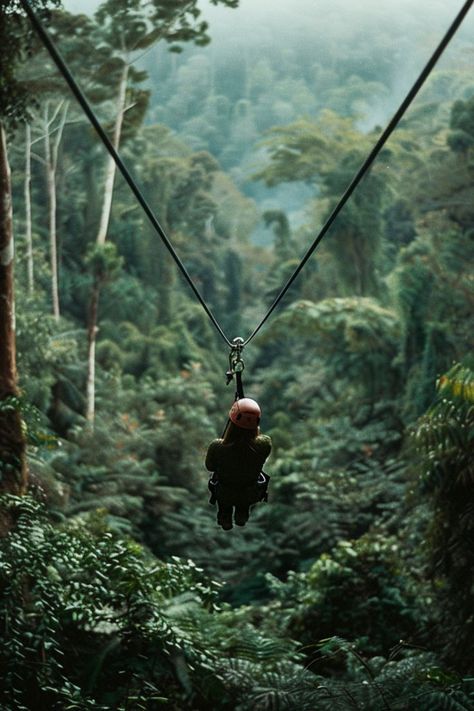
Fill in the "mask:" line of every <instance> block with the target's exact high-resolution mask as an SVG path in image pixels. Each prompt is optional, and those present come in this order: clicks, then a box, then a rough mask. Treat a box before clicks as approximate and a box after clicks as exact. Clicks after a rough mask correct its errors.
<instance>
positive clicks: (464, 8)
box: [244, 0, 474, 346]
mask: <svg viewBox="0 0 474 711" xmlns="http://www.w3.org/2000/svg"><path fill="white" fill-rule="evenodd" d="M473 2H474V0H467V2H465V3H464V5H463V6H462V8H461V10H460V11H459V13H458V15H457V16H456V18H455V20H454V21H453V23H452V25H451V26H450V27H449V29H448V30H447V32H446V34H445V35H444V37H443V39H442V40H441V42H440V43H439V44H438V46H437V47H436V49H435V51H434V52H433V54H432V55H431V57H430V59H429V60H428V62H427V64H426V65H425V67H424V68H423V70H422V71H421V73H420V75H419V77H418V79H417V80H416V81H415V83H414V84H413V86H412V88H411V89H410V91H409V92H408V94H407V95H406V97H405V99H404V100H403V101H402V103H401V104H400V107H399V108H398V110H397V111H396V113H395V114H394V115H393V117H392V119H391V120H390V122H389V123H388V125H387V127H386V129H385V130H384V131H383V133H382V134H381V135H380V137H379V139H378V141H377V143H376V144H375V146H374V147H373V148H372V150H371V152H370V153H369V155H368V156H367V158H366V159H365V161H364V163H363V164H362V165H361V167H360V168H359V170H358V171H357V173H356V174H355V176H354V177H353V178H352V181H351V182H350V183H349V185H348V187H347V188H346V190H345V192H344V193H343V195H342V197H341V198H340V199H339V202H338V203H337V205H336V207H335V208H334V210H333V211H332V212H331V214H330V215H329V217H328V218H327V220H326V222H325V223H324V225H323V226H322V228H321V229H320V231H319V233H318V234H317V236H316V238H315V240H314V242H313V243H312V244H311V246H310V247H309V248H308V250H307V251H306V252H305V254H304V256H303V258H302V259H301V262H300V263H299V265H298V266H297V267H296V269H295V271H294V272H293V274H292V275H291V276H290V278H289V279H288V281H287V282H286V284H285V285H284V287H283V288H282V290H281V291H280V293H279V294H278V296H276V298H275V300H274V301H273V303H272V304H271V306H270V308H269V309H268V311H267V312H266V314H265V316H264V317H263V318H262V320H261V321H260V323H259V324H258V326H257V327H256V328H255V329H254V330H253V331H252V333H251V334H250V336H249V337H248V338H247V340H246V341H244V346H246V345H247V344H248V343H250V341H251V340H252V338H254V337H255V336H256V335H257V333H258V332H259V331H260V329H261V328H262V326H263V324H264V323H265V322H266V321H267V319H268V318H269V317H270V315H271V314H272V313H273V311H274V310H275V309H276V307H277V306H278V304H279V303H280V301H281V300H282V299H283V297H284V296H285V294H286V292H287V291H288V289H289V288H290V286H291V285H292V284H293V282H294V281H295V279H296V277H297V276H298V274H299V273H300V272H301V270H302V269H303V267H304V266H305V264H306V262H307V261H308V259H309V258H310V257H311V255H312V254H313V252H314V250H315V249H316V247H317V246H318V244H319V243H320V242H321V240H322V239H323V237H324V235H325V234H326V233H327V231H328V230H329V228H330V227H331V225H332V224H333V222H334V220H335V219H336V217H337V216H338V215H339V213H340V212H341V210H342V208H343V207H344V205H345V204H346V202H347V201H348V200H349V198H350V196H351V195H352V193H353V192H354V190H355V189H356V187H357V186H358V185H359V183H360V181H361V180H362V178H363V177H364V175H365V174H366V173H367V171H368V170H369V168H370V166H371V165H372V163H373V162H374V160H375V158H376V157H377V155H378V154H379V153H380V150H381V149H382V148H383V146H384V145H385V143H386V142H387V140H388V139H389V137H390V135H391V134H392V133H393V131H394V130H395V128H396V126H397V124H398V123H399V122H400V120H401V118H402V117H403V115H404V113H405V112H406V110H407V109H408V107H409V106H410V104H411V102H412V101H413V99H414V98H415V96H416V95H417V93H418V92H419V90H420V89H421V87H422V85H423V84H424V82H425V81H426V79H427V78H428V76H429V74H430V73H431V71H432V69H433V67H434V66H435V64H436V62H437V61H438V59H439V58H440V57H441V55H442V54H443V52H444V50H445V49H446V47H447V46H448V44H449V42H450V41H451V39H452V38H453V36H454V35H455V33H456V31H457V30H458V28H459V26H460V25H461V23H462V21H463V20H464V18H465V16H466V15H467V13H468V12H469V10H470V8H471V5H472V3H473Z"/></svg>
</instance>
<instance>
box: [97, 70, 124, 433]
mask: <svg viewBox="0 0 474 711" xmlns="http://www.w3.org/2000/svg"><path fill="white" fill-rule="evenodd" d="M128 72H129V65H128V63H127V62H124V65H123V70H122V76H121V77H120V83H119V90H118V94H117V104H116V117H115V125H114V135H113V139H112V144H113V146H114V148H115V150H117V151H118V149H119V146H120V138H121V135H122V126H123V117H124V115H125V100H126V97H127V83H128ZM115 172H116V164H115V161H114V159H113V158H112V156H108V158H107V166H106V172H105V184H104V197H103V200H102V211H101V215H100V224H99V230H98V232H97V238H96V241H97V244H98V245H101V246H102V245H104V244H105V242H106V240H107V232H108V229H109V222H110V214H111V211H112V197H113V192H114V181H115ZM100 289H101V284H100V283H98V282H95V283H94V286H93V289H92V294H91V300H90V305H89V320H88V325H87V339H88V340H87V342H88V351H87V390H86V419H87V422H88V423H89V426H90V427H94V419H95V346H96V338H97V332H98V330H99V329H98V326H97V320H98V310H99V297H100Z"/></svg>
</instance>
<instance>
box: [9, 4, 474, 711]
mask: <svg viewBox="0 0 474 711" xmlns="http://www.w3.org/2000/svg"><path fill="white" fill-rule="evenodd" d="M213 4H218V3H213ZM223 4H225V5H227V6H229V8H228V12H229V13H233V12H234V10H232V9H230V8H231V7H233V6H235V5H236V3H235V2H233V0H232V1H228V2H224V3H223ZM336 4H337V3H336ZM178 5H179V7H180V8H181V9H182V10H183V12H184V9H186V8H187V10H188V11H189V14H186V13H184V14H182V15H179V13H178V10H177V6H178ZM113 6H114V3H110V2H106V3H104V4H103V5H102V6H101V9H100V11H99V13H98V14H97V16H96V17H95V18H89V17H85V16H73V15H69V14H68V13H65V12H59V11H57V12H54V13H53V14H52V16H51V23H52V24H51V31H52V33H53V35H54V36H55V37H56V39H57V40H58V41H59V42H60V44H61V50H62V52H63V53H64V55H65V56H66V57H67V59H68V62H69V64H70V66H71V68H72V70H73V71H74V73H75V74H76V76H77V77H78V78H79V80H80V82H81V84H82V85H83V87H84V90H85V92H86V93H87V95H88V97H89V99H90V101H91V102H92V104H93V106H94V109H95V111H96V112H97V114H98V116H99V117H100V119H101V120H102V121H103V123H104V125H105V126H106V128H107V129H108V130H110V132H111V133H112V132H113V130H114V121H115V120H116V115H115V114H116V105H117V96H118V94H119V85H120V82H121V77H122V78H123V74H124V72H123V70H124V67H125V66H127V67H128V77H127V86H126V91H125V107H126V108H125V109H124V116H123V126H122V132H121V136H120V151H121V153H122V155H123V156H124V158H125V160H126V162H127V164H128V165H129V166H130V168H131V170H132V172H133V174H134V175H135V176H136V179H137V181H138V183H139V184H140V187H141V188H142V189H143V192H144V194H145V196H146V198H147V200H148V201H149V202H150V204H152V205H153V208H154V209H155V210H156V213H157V215H158V217H159V219H160V222H161V224H162V225H163V227H164V228H165V230H166V231H167V233H168V235H169V236H170V238H171V240H172V242H173V244H174V245H175V247H176V249H177V251H178V253H179V255H180V257H181V258H182V259H183V261H184V263H185V264H186V267H187V268H188V270H189V272H190V274H191V276H192V278H193V279H194V280H195V282H196V284H197V286H198V288H199V289H200V291H201V293H202V294H203V296H204V298H205V299H206V301H207V302H208V303H209V305H210V306H211V308H212V310H213V312H215V314H216V315H217V317H218V318H219V320H220V321H221V322H222V324H223V326H224V328H225V330H226V332H227V334H228V336H229V337H230V338H233V337H234V336H235V335H238V334H242V335H247V332H248V331H250V330H251V328H252V327H253V326H254V325H255V323H256V322H257V321H258V318H259V317H260V316H261V314H262V313H263V312H264V310H265V308H266V307H267V306H268V304H269V303H270V302H271V300H272V299H273V298H274V296H275V295H276V294H277V293H278V290H279V288H280V287H281V285H282V283H284V281H285V279H286V278H287V277H288V276H289V274H290V273H291V271H292V270H293V269H294V267H295V265H296V264H297V261H298V259H299V256H300V255H301V254H303V253H304V251H305V249H306V248H307V246H308V244H309V243H310V241H311V238H312V237H313V236H314V234H315V230H316V229H317V227H318V226H319V225H321V224H322V222H323V220H324V218H325V216H326V215H327V214H328V213H329V211H330V210H331V209H332V207H333V206H334V204H335V202H336V200H337V199H338V197H339V196H340V194H341V192H342V191H343V190H344V188H345V187H346V185H347V183H348V181H349V180H350V179H351V177H352V175H353V173H354V171H355V170H356V169H357V168H358V166H359V165H360V163H361V161H362V160H363V159H364V157H365V155H366V154H367V152H368V150H370V147H371V146H372V145H373V143H374V141H375V140H376V137H377V136H378V135H379V132H380V128H379V127H378V126H377V123H378V122H379V120H380V121H381V120H382V118H383V117H384V116H385V114H386V113H387V105H388V104H387V102H388V100H389V98H390V96H391V93H392V92H393V91H394V84H396V76H395V74H396V67H397V64H396V60H395V59H394V58H393V57H392V52H391V51H389V47H391V46H392V45H391V42H392V41H399V42H400V43H401V45H400V46H402V47H406V36H405V35H406V33H408V34H409V33H410V32H413V33H415V30H414V29H413V28H411V29H410V26H409V23H408V24H406V22H405V19H403V18H402V19H401V20H400V24H398V25H397V24H395V25H394V28H393V34H394V38H395V39H393V38H391V37H389V36H388V34H387V33H380V32H379V28H378V27H377V26H376V23H375V24H373V25H370V26H368V27H367V32H368V39H367V37H365V38H364V41H362V39H361V38H360V37H358V36H354V37H352V39H351V41H347V42H346V44H345V45H344V51H342V49H341V45H340V44H339V43H338V42H337V41H336V40H335V36H334V34H333V33H332V31H331V32H329V29H328V28H329V26H330V22H333V21H334V12H335V10H334V11H332V10H331V9H330V8H328V9H327V12H328V16H327V18H325V19H323V18H321V27H319V32H320V35H321V37H320V40H321V41H320V45H319V46H318V50H317V53H313V49H314V48H313V45H312V44H310V43H308V41H307V40H306V39H304V37H303V35H304V32H303V30H302V29H301V28H300V30H299V31H298V32H301V33H303V34H302V35H301V36H300V35H299V34H298V32H297V33H296V35H295V38H294V42H293V44H292V43H291V42H290V41H289V40H288V41H289V44H290V45H291V46H288V47H286V48H285V47H284V48H283V50H282V52H281V54H279V53H276V52H275V51H273V50H272V51H268V52H266V53H265V52H263V50H262V47H258V46H257V44H252V40H251V38H249V39H248V40H247V41H246V52H245V61H236V59H235V56H233V54H232V51H231V48H230V45H229V48H226V47H225V46H224V45H223V44H217V46H216V48H213V45H212V43H211V45H210V48H211V49H210V51H209V52H208V51H207V50H205V49H204V48H203V46H204V45H205V44H206V42H207V40H208V36H210V37H211V38H212V23H211V26H210V28H208V27H207V25H205V24H202V22H203V20H202V19H201V16H200V15H198V14H196V12H195V11H196V8H195V3H194V2H192V3H186V2H183V3H178V4H176V3H174V4H173V3H168V2H162V3H161V2H159V1H158V0H156V1H155V0H153V2H149V3H147V2H143V1H142V2H138V0H137V1H136V2H135V0H134V1H133V2H132V0H127V1H125V0H124V1H123V2H122V0H121V3H120V7H121V10H120V13H116V14H115V15H114V11H113V9H114V8H113ZM160 7H162V9H163V14H162V15H160ZM173 8H174V10H173ZM174 11H175V12H176V13H178V15H177V16H175V15H173V12H174ZM147 12H153V13H155V15H153V18H154V19H153V22H154V23H155V26H156V27H158V25H159V23H160V22H162V25H160V32H161V34H160V33H158V34H156V35H155V34H153V32H151V31H150V24H149V22H148V20H146V18H147ZM402 15H403V13H402ZM171 16H173V17H174V18H175V20H176V22H177V23H178V24H175V25H172V24H171V25H170V23H169V20H170V17H171ZM331 18H332V19H331ZM114 23H115V24H114ZM180 23H181V24H180ZM114 28H115V29H114ZM177 28H178V29H177ZM418 29H419V28H418ZM167 32H168V34H166V33H167ZM440 32H441V29H440ZM415 34H416V33H415ZM119 36H120V37H121V38H122V39H120V37H119ZM305 36H306V35H305ZM410 36H411V35H410ZM413 36H414V35H413ZM158 38H162V39H163V40H164V42H163V43H159V44H158V45H157V47H156V48H154V45H153V44H152V43H153V42H154V41H155V40H156V39H158ZM346 39H347V38H346ZM125 40H127V41H126V42H125ZM176 42H179V44H180V46H181V49H183V51H182V52H181V53H179V54H177V53H176V52H172V53H170V52H169V51H168V50H169V48H170V47H171V49H176V46H175V45H176ZM186 42H189V43H190V44H189V45H186V46H185V43H186ZM192 42H194V43H195V45H197V46H195V45H193V44H191V43H192ZM166 43H168V44H166ZM162 45H163V46H162ZM450 51H451V49H450ZM32 52H33V53H34V60H35V61H34V63H33V62H31V63H29V64H28V66H24V67H23V68H18V67H17V68H16V70H15V72H16V73H15V77H16V78H19V79H21V81H22V82H23V83H22V86H23V88H25V87H30V89H31V91H34V92H35V96H36V104H35V105H33V106H32V108H31V109H30V126H31V144H30V143H29V141H28V140H27V138H26V136H27V133H26V132H24V131H23V125H21V124H18V125H17V127H16V130H15V132H14V133H12V134H11V135H10V137H9V138H10V141H9V148H10V160H11V163H12V168H13V189H14V218H15V236H16V251H17V262H16V285H17V296H16V319H17V348H18V369H19V376H20V385H21V390H22V396H21V399H20V400H19V401H18V402H16V401H15V402H14V403H11V402H6V403H2V406H3V407H13V406H14V407H18V408H20V409H21V411H22V416H23V420H24V428H25V432H26V434H27V436H28V439H29V469H30V492H29V496H28V497H25V498H16V497H8V496H7V497H6V498H5V499H4V500H3V502H2V506H4V507H6V508H7V509H8V510H9V511H10V515H11V518H12V520H14V521H15V525H14V527H13V529H12V531H11V532H10V534H9V535H8V536H7V537H6V538H5V539H4V540H2V542H1V546H0V627H1V629H2V632H3V633H4V634H3V635H2V638H1V640H0V664H1V666H2V668H3V669H4V670H5V671H4V673H3V677H2V680H1V686H0V707H1V708H2V709H5V711H21V710H22V709H25V710H27V709H28V710H29V709H32V710H33V709H35V711H36V709H38V710H39V711H41V710H42V709H44V710H45V711H46V710H48V711H49V709H78V710H79V709H81V710H82V709H84V710H85V709H102V710H103V711H107V710H109V709H110V711H112V709H122V710H123V711H125V710H127V711H131V710H132V709H133V710H139V709H155V708H156V709H158V708H169V709H176V711H178V710H179V711H181V710H184V709H190V710H191V709H194V710H197V709H202V710H203V711H205V710H207V709H210V708H212V709H216V710H220V709H222V711H234V710H236V711H250V710H252V711H264V710H267V709H268V710H270V709H271V710H274V709H288V711H293V710H295V709H298V710H300V709H301V710H302V709H307V710H308V711H313V709H322V710H324V709H331V710H333V709H341V711H346V709H367V710H368V711H379V710H381V709H384V710H385V709H387V710H388V709H390V710H392V711H398V710H400V711H402V710H405V711H412V710H414V709H416V711H418V709H420V710H421V711H424V710H425V709H426V711H436V710H437V709H440V710H441V709H447V710H449V709H453V711H454V710H456V709H457V710H459V709H471V708H474V688H473V684H472V675H473V673H474V667H473V657H472V638H473V635H474V607H473V604H472V586H473V577H472V576H473V574H472V570H473V562H474V561H473V553H472V551H473V550H474V544H473V536H474V524H473V521H474V499H473V495H472V491H473V486H472V485H473V478H474V473H473V462H474V452H473V442H474V439H473V430H472V426H473V424H474V423H473V388H474V363H473V361H472V349H473V346H474V340H473V334H474V322H473V306H474V296H473V294H474V291H473V288H472V287H473V282H472V267H473V263H474V243H473V234H474V232H473V225H474V201H473V200H472V196H473V194H474V173H473V156H474V153H473V151H474V139H473V131H472V125H473V118H474V103H473V102H474V99H473V95H474V84H473V83H472V76H471V73H470V72H469V71H468V69H467V68H466V67H465V66H464V64H463V61H462V57H463V45H462V44H461V45H455V46H454V47H453V48H452V51H451V54H449V55H448V57H447V59H446V63H445V64H444V65H443V66H442V68H440V69H438V70H436V71H435V72H434V73H433V75H432V77H431V78H430V81H429V83H428V85H427V87H426V89H425V90H424V93H423V94H422V95H421V97H420V98H419V100H418V101H417V103H416V104H415V106H414V107H413V108H412V110H411V111H410V112H409V113H408V115H407V116H406V118H405V119H404V121H403V122H402V124H401V126H400V127H399V129H398V130H397V131H396V133H395V134H394V136H393V138H392V139H391V141H390V143H389V144H388V145H387V147H386V149H385V150H384V152H383V154H382V155H381V156H380V159H379V160H378V161H377V162H376V164H375V165H374V166H373V168H372V170H371V171H370V174H369V175H368V176H367V177H366V179H365V180H364V181H363V183H362V184H361V185H360V187H359V189H358V191H357V192H356V194H355V195H354V197H353V199H352V200H351V201H350V203H349V204H348V205H347V207H346V209H345V210H344V212H343V213H342V214H341V216H340V219H339V220H338V222H337V223H336V225H335V226H334V229H333V230H332V231H331V232H330V234H329V235H328V236H327V238H326V239H325V240H324V241H323V243H322V244H321V245H320V248H319V249H318V251H317V253H316V254H315V255H314V256H313V258H312V259H311V261H310V262H309V263H308V264H307V266H306V268H305V270H304V271H303V273H302V274H301V275H300V277H299V278H298V280H297V282H296V283H295V284H294V286H293V288H292V290H291V291H290V292H289V294H288V296H287V297H286V300H285V302H284V304H283V308H281V309H280V310H279V311H278V312H276V313H275V314H274V316H273V318H272V319H271V320H270V321H269V322H268V324H267V325H266V326H265V328H264V329H263V330H262V331H261V332H260V333H259V335H258V338H255V340H254V341H253V342H252V344H251V346H249V347H248V349H246V351H244V357H245V362H246V369H245V371H244V381H245V386H246V392H247V394H248V395H251V396H253V397H256V398H257V399H258V400H259V402H261V405H262V409H263V423H262V426H263V430H264V431H265V432H266V433H268V434H270V435H271V437H272V440H273V452H272V456H271V459H270V461H269V463H268V472H269V473H270V474H271V477H272V479H271V488H270V502H269V504H268V505H258V506H256V507H255V509H254V510H253V512H252V515H251V519H250V522H249V524H248V525H247V526H246V527H245V528H243V529H239V530H236V529H234V530H232V531H230V532H223V531H221V530H220V529H219V528H217V526H216V523H215V511H214V509H211V508H210V507H209V505H208V503H207V488H206V484H207V473H206V472H205V470H204V465H203V461H204V456H205V452H206V447H207V445H208V443H209V442H210V440H211V439H213V438H214V437H215V436H216V432H217V433H218V432H219V431H220V430H221V429H222V426H223V423H224V422H225V418H226V415H227V408H228V406H229V405H230V402H231V400H232V396H233V393H232V391H231V388H232V386H229V387H228V388H227V390H226V386H225V378H224V373H225V370H226V366H227V353H226V352H225V348H223V344H222V341H221V340H220V339H219V336H218V335H217V334H216V333H215V332H214V331H213V329H212V326H211V325H210V323H209V321H208V320H207V318H206V316H205V314H204V313H203V311H202V310H201V309H200V307H199V305H197V304H196V303H195V301H194V300H193V298H192V294H191V293H190V292H189V290H188V288H187V287H186V285H185V284H184V282H183V280H182V279H181V277H180V276H179V274H178V273H177V271H176V269H175V266H174V264H173V263H172V261H171V259H170V256H169V254H168V252H167V251H166V249H165V248H164V247H163V245H162V244H161V243H160V241H159V239H158V237H157V236H156V235H155V234H154V232H153V231H152V229H151V227H150V226H149V224H148V222H147V220H146V218H145V217H144V216H143V215H142V213H141V211H140V210H139V209H138V207H137V205H136V203H135V202H134V200H133V198H132V196H131V194H130V192H129V190H128V188H127V186H126V185H124V183H123V181H122V180H121V179H120V178H116V180H115V186H114V191H113V203H112V212H111V216H110V221H109V224H108V229H107V240H106V242H105V244H101V243H100V242H99V241H98V240H97V239H96V236H97V233H98V228H99V222H100V215H101V209H102V206H103V203H104V200H105V197H104V196H105V193H106V188H105V183H106V174H107V165H106V156H105V154H104V151H103V149H102V147H101V146H100V145H99V144H98V142H97V139H96V138H95V136H94V135H93V133H92V132H91V130H90V129H89V128H88V126H87V125H86V124H85V122H84V119H83V118H82V116H81V115H80V113H79V111H78V109H77V108H76V107H75V106H74V105H73V103H72V102H71V101H70V97H69V95H68V94H67V91H66V89H65V87H64V86H63V84H62V82H61V81H60V80H59V78H58V77H57V76H56V75H55V74H54V70H53V69H52V67H51V63H50V60H48V58H47V57H46V56H45V53H44V51H43V50H42V49H41V47H39V46H33V49H32ZM144 52H145V53H144ZM38 67H41V68H42V69H41V72H38ZM393 108H395V104H394V106H393ZM46 136H49V138H50V143H51V141H52V145H53V148H54V142H55V141H56V142H57V151H56V153H57V155H56V158H57V162H56V163H57V164H56V165H55V166H54V170H53V171H52V172H53V173H54V176H53V177H54V179H53V180H50V179H49V178H51V170H50V168H51V160H50V157H51V156H49V158H48V147H47V146H48V141H47V140H46V139H45V137H46ZM50 148H51V146H50ZM53 153H54V151H53ZM28 156H29V157H31V158H32V164H31V175H28V170H27V167H26V166H27V162H25V159H26V158H27V157H28ZM53 162H54V161H53ZM48 166H49V167H48ZM48 170H49V172H48ZM270 189H271V190H273V191H274V192H273V193H270ZM269 195H273V197H271V198H269ZM52 206H55V222H54V221H53V223H52V221H51V209H52ZM52 224H55V227H56V229H55V239H56V246H57V267H58V274H59V279H58V289H57V291H58V295H59V314H58V313H56V314H53V308H52V294H53V293H54V288H53V287H52V277H53V273H52V272H53V268H52V264H53V262H52V261H51V258H50V250H51V245H52ZM30 228H31V229H30ZM30 233H31V242H32V249H30V247H29V243H28V234H30ZM91 304H92V305H93V307H94V309H95V315H94V319H93V320H91V317H90V312H91ZM91 327H93V329H94V339H92V340H91V337H90V331H91ZM92 342H93V348H91V343H92ZM247 351H248V352H247ZM91 356H93V366H94V367H93V368H91ZM91 374H92V377H93V379H94V382H93V384H94V405H95V416H94V418H93V419H91V418H90V417H89V418H88V417H87V413H88V398H89V399H90V388H89V385H90V378H91Z"/></svg>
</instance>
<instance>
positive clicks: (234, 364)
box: [226, 336, 245, 385]
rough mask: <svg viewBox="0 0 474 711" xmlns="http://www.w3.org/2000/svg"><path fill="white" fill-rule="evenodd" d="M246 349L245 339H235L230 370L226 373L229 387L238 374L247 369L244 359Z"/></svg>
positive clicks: (232, 346)
mask: <svg viewBox="0 0 474 711" xmlns="http://www.w3.org/2000/svg"><path fill="white" fill-rule="evenodd" d="M243 349H244V339H243V338H240V336H237V337H236V338H234V339H233V341H232V345H231V348H230V353H229V370H228V371H227V373H226V379H227V385H228V384H229V383H230V382H231V380H232V378H233V377H234V375H235V374H236V373H241V372H242V371H243V370H244V368H245V363H244V361H243V358H242V351H243Z"/></svg>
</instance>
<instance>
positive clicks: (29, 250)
mask: <svg viewBox="0 0 474 711" xmlns="http://www.w3.org/2000/svg"><path fill="white" fill-rule="evenodd" d="M25 134H26V135H25V189H24V195H25V240H26V266H27V275H28V292H29V294H30V296H31V295H32V294H33V291H34V287H35V284H34V264H33V234H32V228H31V127H30V124H29V123H27V124H26V130H25Z"/></svg>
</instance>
